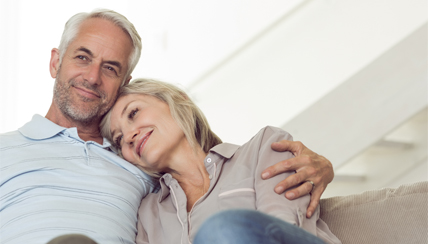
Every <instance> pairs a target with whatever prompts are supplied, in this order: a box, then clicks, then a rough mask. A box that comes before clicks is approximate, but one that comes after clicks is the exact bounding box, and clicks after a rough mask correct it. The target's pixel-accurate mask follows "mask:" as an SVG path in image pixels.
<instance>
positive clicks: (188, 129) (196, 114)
mask: <svg viewBox="0 0 428 244" xmlns="http://www.w3.org/2000/svg"><path fill="white" fill-rule="evenodd" d="M130 94H140V95H149V96H152V97H155V98H157V99H159V100H161V101H162V102H165V103H166V104H167V105H168V106H169V110H170V111H171V115H172V117H173V119H174V120H175V122H176V123H177V124H178V126H179V127H180V128H181V129H182V130H183V132H184V135H185V136H186V138H187V140H188V142H189V144H190V146H191V147H192V148H193V149H194V150H196V149H197V147H201V149H202V150H203V151H204V152H205V153H208V152H209V150H210V149H211V148H212V147H214V146H215V145H217V144H220V143H222V141H221V139H220V138H219V137H218V136H217V135H216V134H214V132H212V131H211V128H210V126H209V124H208V121H207V119H206V118H205V116H204V114H203V113H202V111H201V110H200V109H199V108H198V106H196V104H195V103H194V102H193V101H192V100H191V99H190V98H189V97H188V96H187V94H186V93H185V92H184V91H183V90H181V89H180V88H178V87H176V86H174V85H172V84H169V83H165V82H162V81H157V80H152V79H141V78H140V79H134V80H133V81H131V82H130V83H129V84H127V85H125V86H123V87H121V88H120V90H119V93H118V99H119V98H121V97H124V96H126V95H130ZM111 111H112V110H110V111H109V112H108V113H107V114H106V115H105V116H104V118H103V120H102V121H101V124H100V130H101V135H102V136H103V137H104V138H106V139H107V140H109V141H110V142H111V144H112V145H114V146H115V148H116V149H117V151H118V153H119V155H120V156H122V153H121V151H120V148H117V145H115V143H114V140H113V135H112V134H111V131H110V122H111ZM145 171H146V170H145ZM148 173H149V172H148ZM152 175H153V174H152Z"/></svg>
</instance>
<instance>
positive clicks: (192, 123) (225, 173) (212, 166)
mask: <svg viewBox="0 0 428 244" xmlns="http://www.w3.org/2000/svg"><path fill="white" fill-rule="evenodd" d="M101 133H102V135H103V136H104V137H105V138H107V139H108V140H110V141H111V142H112V144H114V145H115V147H116V148H117V149H118V153H119V155H121V156H122V157H123V158H124V159H126V160H128V161H129V162H131V163H133V164H135V165H137V166H138V167H139V168H141V169H142V170H143V171H145V172H147V173H149V174H150V175H152V176H154V177H156V178H159V181H160V185H161V190H160V191H159V192H158V193H153V194H150V195H148V196H147V197H146V198H144V199H143V200H142V202H141V206H140V209H139V220H138V234H137V243H156V244H157V243H189V242H192V241H193V239H194V237H195V235H196V233H197V230H198V229H199V227H200V226H201V225H202V223H203V222H204V221H205V220H207V219H208V217H210V216H212V215H213V214H215V213H218V212H220V211H222V210H227V209H236V208H241V209H251V210H257V211H260V212H263V213H266V214H269V215H271V216H274V217H275V218H278V219H280V220H278V219H275V221H277V220H278V221H279V222H281V223H283V221H286V222H288V223H291V224H293V225H296V226H299V227H301V228H303V229H305V230H306V231H308V232H310V233H312V234H313V235H318V236H321V237H322V238H323V239H324V241H327V242H330V243H340V241H339V240H338V239H337V238H336V237H335V236H334V235H333V234H332V233H331V232H330V231H329V229H328V227H327V226H326V225H325V224H324V223H323V222H322V220H319V219H318V215H319V214H318V213H315V214H313V216H312V217H311V218H309V219H307V218H306V217H305V216H306V206H307V205H308V203H309V200H310V199H309V195H308V196H306V197H302V198H299V199H296V200H293V201H290V200H287V199H286V198H285V197H284V196H282V195H278V194H276V193H275V192H274V191H273V190H272V189H274V186H275V185H276V184H277V183H278V182H279V181H281V180H282V179H284V178H285V177H286V176H288V175H287V174H285V175H284V174H282V175H279V176H276V177H273V178H271V179H269V180H261V178H260V175H261V172H262V171H263V170H264V169H265V168H267V167H268V166H270V165H272V164H274V163H276V162H278V161H281V160H283V159H284V153H278V152H274V151H272V150H271V147H270V145H271V143H272V142H276V141H280V140H283V139H286V140H290V139H291V136H290V135H289V134H288V133H286V132H285V131H282V130H280V129H278V128H274V127H266V128H263V129H262V130H261V131H260V132H259V133H258V134H257V135H255V136H254V137H253V138H252V139H251V140H250V141H249V142H247V143H246V144H245V145H243V146H236V145H232V144H228V143H222V141H221V140H220V138H219V137H217V135H215V134H214V133H213V132H212V131H211V129H210V127H209V125H208V122H207V121H206V118H205V116H204V115H203V114H202V112H201V111H200V110H199V109H198V108H197V106H196V105H195V104H194V103H193V102H192V101H191V100H190V99H189V97H188V96H187V95H186V94H185V93H184V92H183V91H181V90H180V89H179V88H177V87H175V86H173V85H171V84H168V83H163V82H159V81H154V80H146V79H138V80H134V81H133V82H131V83H130V84H129V85H127V86H125V87H123V88H122V89H121V91H120V93H119V97H118V100H117V102H116V104H115V105H114V107H113V108H112V110H111V111H110V112H109V113H108V114H107V115H106V116H105V118H104V119H103V121H102V123H101ZM287 155H288V157H293V155H292V154H291V153H289V152H288V153H287ZM270 218H271V217H270ZM272 219H274V218H272ZM299 231H300V230H299ZM313 240H314V243H318V242H317V241H320V239H318V238H316V237H314V239H313Z"/></svg>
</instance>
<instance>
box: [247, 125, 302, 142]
mask: <svg viewBox="0 0 428 244" xmlns="http://www.w3.org/2000/svg"><path fill="white" fill-rule="evenodd" d="M281 140H289V141H292V140H293V137H292V136H291V135H290V134H289V133H288V132H287V131H285V130H283V129H281V128H278V127H275V126H266V127H263V128H262V129H261V130H260V131H259V132H258V133H257V134H256V135H255V136H253V137H252V138H251V139H250V141H249V142H248V143H251V142H252V143H257V144H263V143H267V142H276V141H281ZM248 143H247V144H248Z"/></svg>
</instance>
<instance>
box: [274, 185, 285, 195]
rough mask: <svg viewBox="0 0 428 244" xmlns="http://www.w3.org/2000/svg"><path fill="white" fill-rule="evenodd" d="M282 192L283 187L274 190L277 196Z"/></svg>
mask: <svg viewBox="0 0 428 244" xmlns="http://www.w3.org/2000/svg"><path fill="white" fill-rule="evenodd" d="M283 191H284V187H282V186H278V187H277V188H275V192H276V193H278V194H280V193H282V192H283Z"/></svg>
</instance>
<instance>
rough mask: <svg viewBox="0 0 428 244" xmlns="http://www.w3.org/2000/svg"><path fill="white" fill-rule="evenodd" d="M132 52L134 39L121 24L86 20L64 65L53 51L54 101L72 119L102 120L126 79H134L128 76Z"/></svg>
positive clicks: (55, 50)
mask: <svg viewBox="0 0 428 244" xmlns="http://www.w3.org/2000/svg"><path fill="white" fill-rule="evenodd" d="M131 52H132V41H131V39H130V37H129V36H128V35H127V34H126V33H125V32H124V31H123V30H122V29H121V28H120V27H117V26H116V25H114V24H113V23H111V22H110V21H108V20H104V19H100V18H92V19H88V20H85V21H84V22H83V23H82V25H81V27H80V30H79V33H78V34H77V36H76V38H75V39H74V40H73V41H72V42H71V43H70V45H69V46H68V48H67V50H66V51H65V55H64V57H63V59H62V63H61V64H59V55H60V54H59V52H58V50H57V49H54V50H52V57H51V75H52V77H53V78H56V79H55V87H54V104H55V105H56V106H57V107H58V108H59V110H60V111H61V112H62V114H63V115H64V116H66V117H68V118H69V119H72V120H74V121H77V122H80V123H85V124H90V123H98V122H99V119H100V118H101V116H103V115H104V114H105V113H106V112H107V111H108V110H109V109H110V108H111V106H113V103H114V100H115V98H116V94H117V91H118V89H119V87H120V84H121V83H122V81H124V80H125V79H130V77H125V75H126V73H127V70H128V67H129V57H130V55H131Z"/></svg>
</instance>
